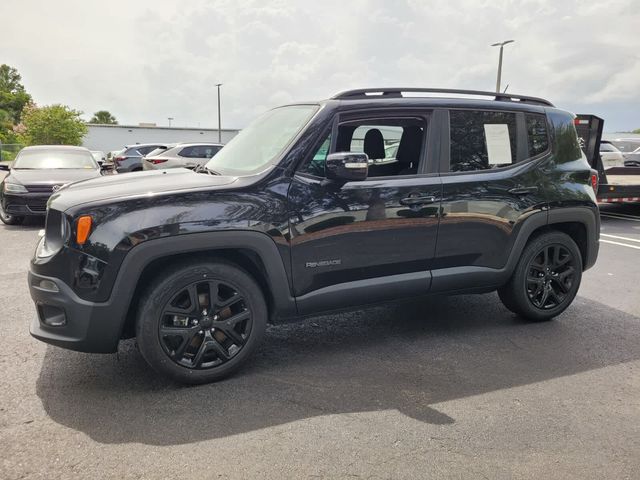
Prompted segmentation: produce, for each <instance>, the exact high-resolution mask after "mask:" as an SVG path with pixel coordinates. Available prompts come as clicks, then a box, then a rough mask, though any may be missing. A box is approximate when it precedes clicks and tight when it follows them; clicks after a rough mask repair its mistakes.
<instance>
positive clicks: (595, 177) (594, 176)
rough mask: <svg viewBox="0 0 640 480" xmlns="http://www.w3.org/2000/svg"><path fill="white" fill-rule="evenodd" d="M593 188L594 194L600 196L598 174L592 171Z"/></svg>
mask: <svg viewBox="0 0 640 480" xmlns="http://www.w3.org/2000/svg"><path fill="white" fill-rule="evenodd" d="M591 188H593V193H595V194H596V195H597V194H598V173H597V172H594V171H591Z"/></svg>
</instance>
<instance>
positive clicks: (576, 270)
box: [498, 232, 582, 321]
mask: <svg viewBox="0 0 640 480" xmlns="http://www.w3.org/2000/svg"><path fill="white" fill-rule="evenodd" d="M581 279H582V256H581V254H580V250H579V248H578V246H577V245H576V243H575V242H574V241H573V239H572V238H571V237H569V236H568V235H567V234H565V233H562V232H548V233H544V234H542V235H539V236H537V237H535V238H534V239H533V240H531V241H530V242H529V243H528V244H527V246H526V247H525V249H524V251H523V252H522V256H521V257H520V260H519V261H518V264H517V266H516V268H515V271H514V272H513V275H512V276H511V279H510V280H509V282H508V283H507V284H506V285H505V286H503V287H502V288H500V289H499V290H498V295H499V296H500V300H502V303H504V305H505V306H506V307H507V308H508V309H509V310H511V311H512V312H514V313H517V314H518V315H520V316H522V317H524V318H526V319H528V320H533V321H544V320H550V319H552V318H553V317H555V316H557V315H559V314H560V313H562V312H563V311H564V310H565V309H566V308H567V307H568V306H569V305H570V304H571V302H573V299H574V298H575V296H576V294H577V293H578V288H579V287H580V281H581Z"/></svg>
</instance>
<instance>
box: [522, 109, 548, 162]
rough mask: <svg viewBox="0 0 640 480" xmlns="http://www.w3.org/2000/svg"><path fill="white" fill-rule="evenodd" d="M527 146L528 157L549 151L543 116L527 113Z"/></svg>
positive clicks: (545, 120) (545, 123) (545, 121)
mask: <svg viewBox="0 0 640 480" xmlns="http://www.w3.org/2000/svg"><path fill="white" fill-rule="evenodd" d="M525 120H526V123H527V144H528V148H529V157H535V156H536V155H540V154H541V153H544V152H546V151H547V150H549V135H548V134H547V118H546V117H545V116H544V115H537V114H535V113H527V114H526V115H525Z"/></svg>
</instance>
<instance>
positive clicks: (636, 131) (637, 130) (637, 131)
mask: <svg viewBox="0 0 640 480" xmlns="http://www.w3.org/2000/svg"><path fill="white" fill-rule="evenodd" d="M631 133H640V128H636V129H635V130H633V131H632V132H631Z"/></svg>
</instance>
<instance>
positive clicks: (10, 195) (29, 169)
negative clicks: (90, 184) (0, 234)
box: [0, 145, 102, 225]
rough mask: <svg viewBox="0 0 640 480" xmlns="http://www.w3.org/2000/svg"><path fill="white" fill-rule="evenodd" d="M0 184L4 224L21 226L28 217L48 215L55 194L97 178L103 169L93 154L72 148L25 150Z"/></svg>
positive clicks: (0, 204)
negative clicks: (79, 182)
mask: <svg viewBox="0 0 640 480" xmlns="http://www.w3.org/2000/svg"><path fill="white" fill-rule="evenodd" d="M0 169H1V170H9V174H8V175H7V176H6V177H5V178H4V179H3V180H2V182H1V183H0V220H2V221H3V222H4V223H6V224H7V225H18V224H20V223H22V222H23V221H24V219H25V217H28V216H43V215H45V214H46V210H47V201H48V200H49V197H50V196H51V194H52V193H53V192H55V191H57V190H59V189H61V188H62V187H64V186H65V185H68V184H70V183H73V182H77V181H79V180H86V179H89V178H96V177H99V176H100V175H101V174H102V170H101V167H100V166H99V165H98V163H97V162H96V160H95V158H94V157H93V155H92V154H91V152H90V151H89V150H87V149H86V148H82V147H72V146H55V145H54V146H46V145H43V146H37V147H25V148H23V149H22V150H21V151H20V152H19V153H18V155H17V156H16V158H15V160H14V161H13V163H12V164H11V165H10V166H9V165H6V164H5V165H0Z"/></svg>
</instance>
